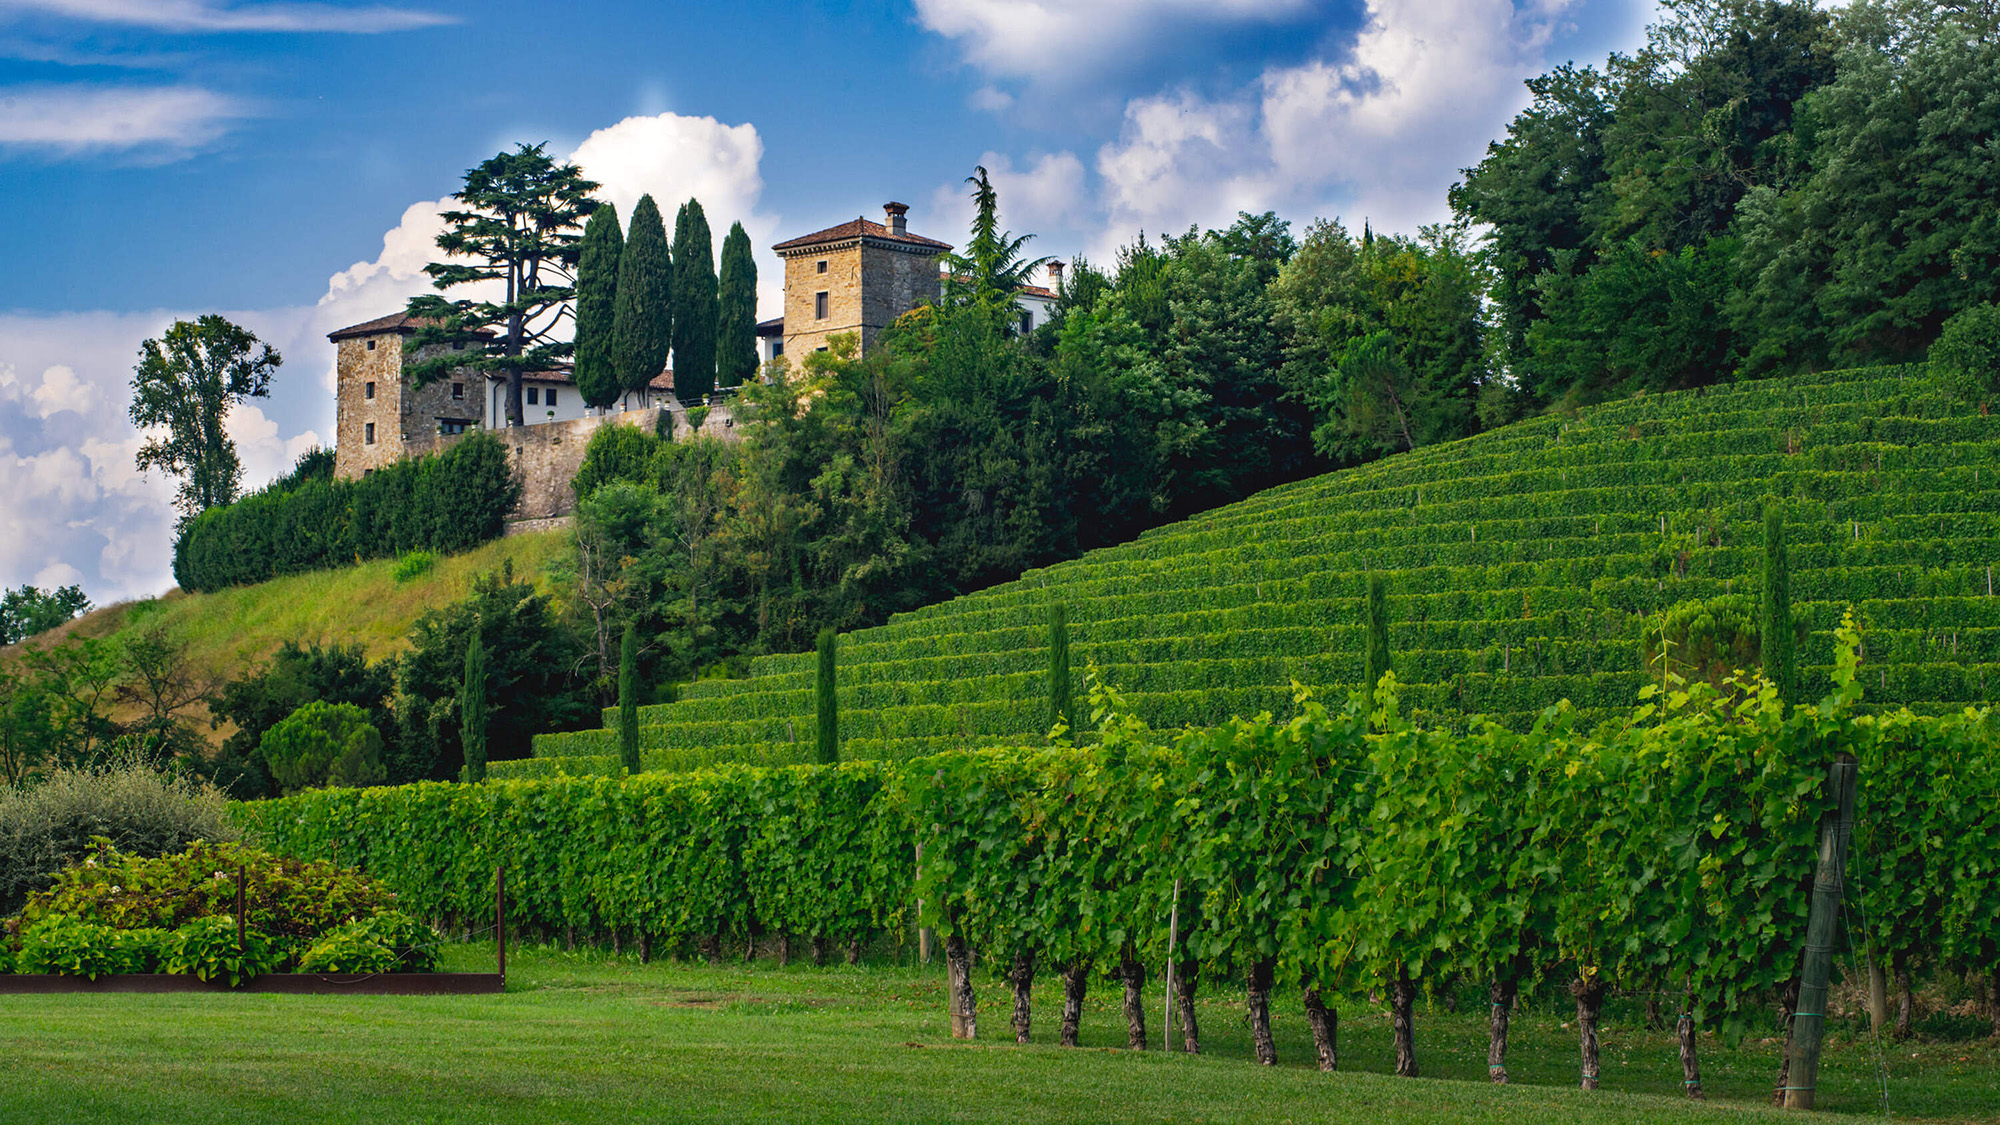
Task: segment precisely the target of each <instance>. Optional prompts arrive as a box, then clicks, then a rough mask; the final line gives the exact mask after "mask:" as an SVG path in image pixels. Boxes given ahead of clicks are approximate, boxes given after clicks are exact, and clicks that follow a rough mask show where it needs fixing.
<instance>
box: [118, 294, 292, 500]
mask: <svg viewBox="0 0 2000 1125" xmlns="http://www.w3.org/2000/svg"><path fill="white" fill-rule="evenodd" d="M282 362H283V360H282V359H281V358H280V357H279V355H278V353H277V352H276V351H275V350H274V349H273V348H272V347H271V345H269V344H266V343H263V342H262V341H260V340H258V339H257V336H256V334H255V333H253V332H251V331H250V330H249V329H247V328H241V327H238V326H237V325H234V324H231V323H230V322H229V321H227V320H225V319H223V318H222V317H219V316H216V315H214V314H210V315H208V316H204V317H202V318H200V319H199V320H177V321H175V322H174V324H173V326H172V327H170V328H168V329H167V334H166V335H165V336H163V337H161V338H160V339H158V340H147V341H146V342H145V343H143V344H141V345H139V365H138V366H137V367H136V368H134V369H133V376H132V406H131V411H130V412H131V417H132V424H133V425H135V426H141V427H152V426H165V427H166V430H167V432H166V434H165V436H158V435H155V436H152V437H148V438H147V439H146V443H145V444H144V445H142V446H140V447H139V456H138V465H139V468H140V469H141V470H142V471H143V470H146V469H151V468H160V469H165V470H166V471H167V472H168V473H170V474H172V475H174V476H177V477H180V478H181V484H180V487H179V488H178V489H176V490H175V493H174V504H175V506H176V507H178V508H180V510H181V519H182V521H183V522H185V521H187V520H191V519H193V518H194V517H196V516H198V515H200V514H201V513H203V512H205V511H207V510H208V509H210V508H213V507H216V506H217V505H220V504H227V503H229V502H230V501H232V500H235V499H236V495H237V491H238V489H239V488H240V487H241V484H242V480H243V464H242V462H240V461H239V460H237V457H236V443H235V442H234V441H231V440H230V438H229V434H228V433H227V431H226V430H225V429H224V423H225V422H226V421H227V420H228V417H229V410H230V408H231V407H233V406H235V405H236V404H237V403H239V402H242V401H243V400H244V399H247V398H264V397H266V396H267V395H269V394H270V389H271V375H272V373H273V372H275V371H276V370H277V369H278V365H279V364H280V363H282Z"/></svg>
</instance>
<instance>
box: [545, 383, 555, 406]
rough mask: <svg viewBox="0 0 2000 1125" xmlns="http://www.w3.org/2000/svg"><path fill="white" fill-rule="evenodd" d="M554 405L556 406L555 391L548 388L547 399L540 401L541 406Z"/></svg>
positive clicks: (552, 388)
mask: <svg viewBox="0 0 2000 1125" xmlns="http://www.w3.org/2000/svg"><path fill="white" fill-rule="evenodd" d="M555 404H556V389H555V388H554V387H550V388H549V394H548V397H547V398H545V399H543V400H542V405H543V406H554V405H555Z"/></svg>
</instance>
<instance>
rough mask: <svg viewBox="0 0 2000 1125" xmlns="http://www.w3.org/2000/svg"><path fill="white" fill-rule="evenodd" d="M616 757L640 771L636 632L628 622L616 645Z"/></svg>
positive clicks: (629, 770)
mask: <svg viewBox="0 0 2000 1125" xmlns="http://www.w3.org/2000/svg"><path fill="white" fill-rule="evenodd" d="M618 756H619V757H620V758H622V759H624V761H625V772H626V773H628V774H634V773H638V772H639V631H638V629H637V628H636V627H635V626H633V625H632V623H631V622H629V621H628V622H626V624H625V639H624V640H623V641H622V642H620V643H619V645H618Z"/></svg>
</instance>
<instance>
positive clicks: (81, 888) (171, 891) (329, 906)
mask: <svg viewBox="0 0 2000 1125" xmlns="http://www.w3.org/2000/svg"><path fill="white" fill-rule="evenodd" d="M238 869H241V870H242V872H243V883H244V904H245V910H244V912H245V914H246V916H247V918H248V921H249V924H250V925H252V926H254V927H256V928H257V929H259V930H261V931H263V932H265V933H267V934H271V935H273V936H276V937H282V938H286V939H299V940H306V941H309V940H311V939H314V938H317V937H319V936H320V935H321V934H323V933H325V932H326V931H328V930H330V929H332V928H334V927H335V926H338V925H341V924H343V923H345V922H349V921H351V920H353V919H355V918H365V917H368V916H370V915H373V914H377V913H379V912H381V911H384V910H387V909H389V908H390V907H391V906H392V905H394V903H395V896H394V895H392V894H390V893H388V892H387V891H385V890H383V889H382V888H381V887H380V885H379V884H377V883H375V882H374V881H373V880H370V879H368V878H366V877H364V876H363V875H361V874H360V873H359V872H356V871H351V870H347V869H344V868H341V867H337V866H335V865H333V864H331V863H307V862H303V861H300V860H297V859H291V858H287V857H280V856H275V855H272V854H271V853H269V852H266V851H261V850H259V849H257V848H251V847H245V846H244V845H242V844H211V843H197V844H195V845H194V846H193V847H190V848H188V849H187V850H186V851H185V852H181V853H179V854H176V855H167V856H158V857H154V858H146V857H142V856H136V855H129V854H125V853H122V852H119V851H116V850H114V849H112V848H110V847H108V846H104V847H101V848H100V849H99V850H98V851H97V852H95V853H93V854H91V855H89V856H86V857H85V858H84V860H83V861H82V862H81V863H78V864H76V865H74V866H72V867H70V868H69V869H68V870H66V871H64V872H62V873H61V875H60V876H58V877H57V878H56V880H55V883H54V885H53V886H51V887H49V888H48V889H47V890H45V891H42V892H40V893H39V894H36V895H35V896H34V897H32V898H30V899H29V900H28V902H27V904H26V905H25V906H23V907H22V909H21V923H22V925H23V926H31V925H34V924H36V923H37V922H39V921H41V920H42V919H44V918H48V917H52V916H56V915H63V916H68V917H72V918H77V919H80V920H82V921H84V922H88V923H91V924H94V925H102V926H109V927H112V928H114V929H118V930H140V929H147V928H160V929H167V930H171V929H175V928H177V927H180V926H183V925H185V924H186V923H188V922H190V921H193V920H196V919H199V918H206V917H211V916H214V915H219V914H230V915H233V914H234V913H235V911H236V873H237V871H238Z"/></svg>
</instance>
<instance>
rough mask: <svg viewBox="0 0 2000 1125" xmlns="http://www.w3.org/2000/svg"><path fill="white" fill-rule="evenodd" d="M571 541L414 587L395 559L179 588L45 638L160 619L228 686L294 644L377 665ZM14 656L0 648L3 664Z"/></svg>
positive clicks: (493, 554)
mask: <svg viewBox="0 0 2000 1125" xmlns="http://www.w3.org/2000/svg"><path fill="white" fill-rule="evenodd" d="M567 539H568V532H565V531H543V532H535V533H532V534H527V535H516V536H510V537H508V538H505V539H496V540H494V541H493V542H491V543H487V544H485V545H483V546H481V547H478V548H475V549H474V550H471V551H467V552H466V553H464V554H462V555H453V556H450V557H448V558H442V559H439V560H438V562H437V566H436V567H435V568H433V569H432V570H431V572H430V573H428V574H426V575H423V576H421V577H419V578H413V579H411V580H409V581H407V582H397V581H396V579H395V578H394V576H393V575H392V574H391V571H392V570H393V569H394V568H395V565H396V560H394V559H376V560H373V561H371V562H365V563H359V564H356V565H354V566H350V567H343V568H341V569H339V570H322V571H314V572H311V573H308V574H295V575H292V576H290V577H287V578H277V579H273V580H272V581H269V582H261V583H258V584H257V585H254V586H238V587H236V588H234V589H230V590H222V591H218V592H216V593H212V594H184V593H182V592H180V591H179V590H175V591H172V592H170V593H168V594H166V595H165V596H163V597H160V598H153V599H148V600H145V601H136V602H120V603H118V604H116V605H111V606H106V607H104V608H102V609H98V610H93V611H92V612H90V613H89V614H86V615H85V616H83V617H81V618H79V619H77V620H76V621H73V622H71V623H70V624H68V625H66V626H64V627H63V628H62V629H60V630H57V631H55V632H54V633H53V634H45V636H52V637H62V636H67V635H70V634H75V635H78V636H84V637H109V636H115V635H117V634H118V633H120V632H122V631H124V630H125V629H127V628H130V627H132V626H134V625H137V624H141V623H145V624H151V623H154V622H159V623H162V624H165V625H167V626H168V627H170V628H171V629H173V630H175V631H176V632H177V633H180V634H181V635H184V636H186V637H187V638H188V640H189V641H190V643H191V646H192V648H191V652H190V655H191V657H192V658H193V661H194V663H195V665H196V666H197V667H199V668H202V669H205V670H207V671H208V672H210V673H212V674H214V675H216V676H219V677H221V678H224V679H228V678H233V677H235V676H237V675H240V674H241V673H243V672H244V671H246V670H247V669H249V668H250V667H251V666H253V665H255V664H257V663H259V662H260V661H263V660H266V659H269V658H270V656H271V655H272V654H273V653H275V652H277V651H278V648H279V646H280V645H282V644H283V643H284V642H285V641H288V640H290V641H298V642H299V643H301V644H304V643H307V642H312V641H318V642H320V643H322V644H335V643H337V644H359V645H362V646H364V647H365V648H366V649H367V650H368V656H369V658H370V659H372V660H379V659H381V658H382V657H385V656H391V655H394V654H395V653H398V652H401V651H402V650H403V649H405V648H408V647H409V637H408V634H409V631H410V626H411V625H412V624H414V623H415V622H416V620H417V618H418V617H419V616H420V615H422V614H423V612H424V611H425V610H429V609H436V608H438V607H441V606H445V605H449V604H450V603H452V602H454V601H457V600H458V599H460V598H463V597H464V596H465V595H466V594H467V593H468V592H469V591H470V590H471V588H472V580H473V579H474V578H475V577H477V576H478V575H480V574H483V573H486V572H487V571H490V570H494V569H497V568H499V567H500V566H502V565H504V564H505V563H507V562H510V561H511V562H512V563H513V564H514V570H515V573H517V574H523V575H537V576H538V575H541V574H542V573H543V572H544V570H545V569H546V568H547V566H548V564H549V563H550V562H552V561H554V560H556V559H557V558H559V557H561V556H562V555H563V553H564V550H565V546H566V543H567ZM41 641H42V639H41V638H37V639H36V640H35V641H33V642H31V643H37V644H39V643H41ZM13 651H14V650H12V649H0V661H4V660H5V659H6V658H7V656H8V655H9V654H11V653H12V652H13ZM117 717H119V718H129V717H130V716H126V715H120V716H117ZM203 725H204V728H205V726H206V724H205V723H204V724H203Z"/></svg>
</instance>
